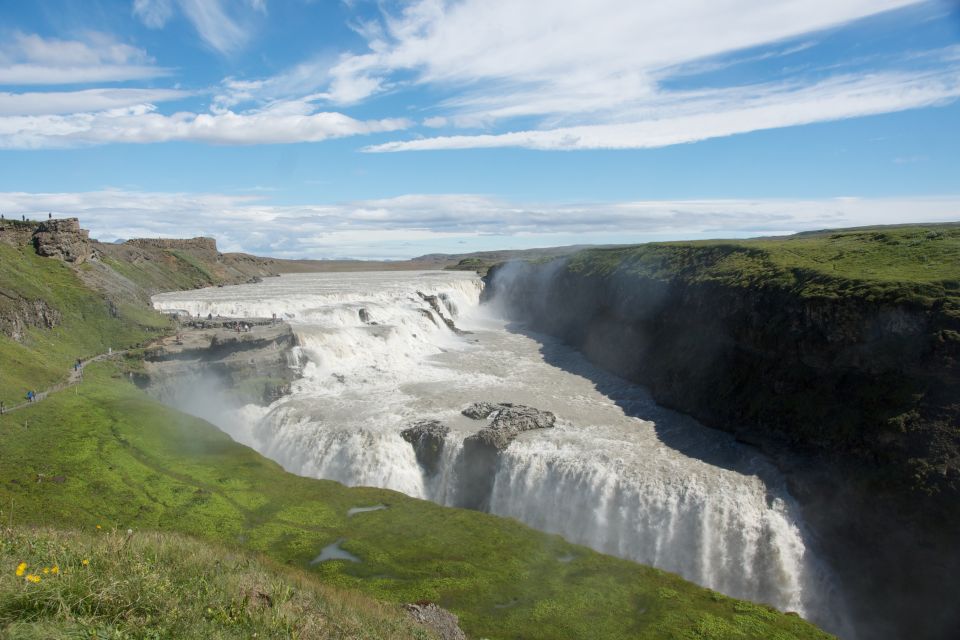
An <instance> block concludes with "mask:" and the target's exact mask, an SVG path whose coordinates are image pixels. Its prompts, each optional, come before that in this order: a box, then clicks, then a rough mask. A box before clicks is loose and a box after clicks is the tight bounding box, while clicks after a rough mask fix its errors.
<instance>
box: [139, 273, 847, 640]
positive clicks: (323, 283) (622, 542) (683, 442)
mask: <svg viewBox="0 0 960 640" xmlns="http://www.w3.org/2000/svg"><path fill="white" fill-rule="evenodd" d="M481 290H482V283H481V281H480V280H479V279H478V278H477V277H476V276H474V275H473V274H466V273H462V272H417V273H403V272H391V273H347V274H309V275H307V274H305V275H291V276H283V277H281V278H275V279H270V280H268V281H265V282H263V283H259V284H251V285H242V286H238V287H224V288H218V289H207V290H200V291H188V292H180V293H173V294H164V295H161V296H157V297H156V298H155V299H154V303H155V305H156V306H158V307H159V308H162V309H183V310H186V311H189V312H190V313H191V314H193V315H196V314H200V315H201V316H203V317H205V316H206V315H207V314H213V315H223V316H228V317H271V316H272V314H277V315H278V316H280V317H283V318H285V319H286V320H287V321H289V322H290V324H291V326H292V327H293V329H294V331H295V333H296V335H297V338H298V341H299V349H300V350H301V351H302V355H303V356H304V357H305V358H306V360H307V362H308V364H307V365H306V366H305V367H304V370H303V378H301V379H300V380H298V381H297V382H296V383H294V385H293V389H292V393H291V394H290V395H289V396H286V397H283V398H281V399H279V400H277V401H276V402H274V403H273V404H272V405H271V406H269V407H266V408H259V407H246V408H244V410H243V411H241V412H238V413H235V414H231V415H229V416H224V417H223V418H222V419H220V420H217V423H218V425H219V426H220V427H221V428H223V429H224V430H225V431H227V432H228V433H230V434H231V435H232V436H233V437H234V438H235V439H237V440H239V441H241V442H244V443H245V444H248V445H250V446H252V447H254V448H255V449H257V450H258V451H260V452H261V453H262V454H264V455H266V456H268V457H270V458H272V459H274V460H276V461H277V462H279V463H280V464H282V465H283V466H284V467H285V468H286V469H288V470H289V471H291V472H294V473H297V474H301V475H304V476H311V477H317V478H325V479H331V480H337V481H339V482H342V483H344V484H347V485H366V486H377V487H384V488H389V489H394V490H397V491H401V492H403V493H406V494H408V495H411V496H415V497H419V498H426V499H429V500H433V501H435V502H438V503H440V504H445V505H452V506H456V505H458V500H459V498H458V496H460V495H461V493H462V490H463V487H462V486H461V485H462V480H461V478H460V475H461V474H460V473H459V472H458V469H460V468H461V467H460V465H462V464H464V463H469V460H465V456H466V455H467V454H466V452H465V450H464V448H463V447H462V446H461V445H462V442H463V439H464V438H465V437H467V436H469V435H470V434H472V433H475V432H476V431H477V430H478V429H479V428H481V427H482V426H484V425H483V424H482V423H480V422H477V421H473V420H470V419H468V418H466V417H464V416H462V415H461V414H460V410H461V409H462V408H463V407H464V406H466V405H467V404H469V403H470V402H474V401H480V400H484V401H493V402H517V403H522V404H527V405H530V406H534V407H537V408H540V409H544V410H549V411H552V412H554V413H555V414H556V415H557V416H558V422H557V426H556V427H555V428H553V429H547V430H541V431H535V432H527V433H524V434H523V435H522V436H521V437H519V438H518V439H517V440H516V441H515V442H513V443H512V444H511V445H510V446H509V447H508V448H507V449H506V450H505V451H504V452H503V453H502V454H501V455H500V456H499V458H498V459H497V461H496V464H495V465H494V466H493V467H492V468H491V470H490V473H492V474H493V478H492V482H491V483H490V486H491V489H490V492H489V496H488V497H487V500H486V501H485V504H488V505H489V510H490V511H491V512H492V513H495V514H497V515H502V516H508V517H512V518H516V519H517V520H520V521H522V522H524V523H526V524H528V525H530V526H532V527H535V528H537V529H540V530H542V531H547V532H550V533H556V534H560V535H562V536H564V537H565V538H567V539H569V540H571V541H573V542H577V543H581V544H584V545H586V546H589V547H591V548H593V549H596V550H598V551H601V552H604V553H609V554H612V555H616V556H620V557H623V558H628V559H631V560H635V561H638V562H642V563H645V564H650V565H653V566H656V567H659V568H662V569H665V570H668V571H673V572H676V573H679V574H680V575H682V576H684V577H685V578H687V579H689V580H692V581H694V582H697V583H699V584H702V585H704V586H707V587H710V588H713V589H716V590H718V591H721V592H724V593H726V594H729V595H731V596H735V597H742V598H747V599H750V600H754V601H760V602H766V603H769V604H772V605H774V606H776V607H777V608H779V609H782V610H788V611H796V612H797V613H799V614H801V615H803V616H806V617H808V618H810V619H812V620H814V621H816V622H818V623H820V624H821V625H824V626H826V627H828V628H833V629H835V630H838V631H839V630H842V629H843V623H842V620H841V618H842V615H843V612H842V606H841V605H840V599H839V598H838V597H837V594H836V593H835V590H834V589H833V588H832V586H831V580H830V576H829V571H828V570H827V569H826V568H825V567H824V565H823V564H822V563H821V561H820V560H819V559H818V558H817V555H816V551H815V548H814V546H813V545H812V543H811V541H810V537H809V535H808V534H807V532H806V531H805V528H804V525H803V522H802V518H801V516H800V514H799V509H798V508H797V506H796V504H795V502H794V500H793V499H792V497H791V496H790V495H789V493H788V492H787V491H786V489H785V487H784V486H783V482H782V479H781V478H780V477H779V474H778V473H777V472H776V470H775V469H774V468H773V466H772V465H771V464H770V463H769V462H768V461H767V460H766V459H764V458H763V457H762V456H760V454H758V453H757V452H755V451H754V450H751V449H749V448H746V447H741V446H740V445H738V444H737V443H735V442H734V441H733V439H732V437H731V436H729V435H728V434H723V433H719V432H716V431H713V430H710V429H706V428H704V427H702V426H701V425H699V424H697V423H695V422H693V421H692V420H691V419H689V418H686V417H683V416H679V415H677V414H673V413H672V412H669V411H666V410H664V409H662V408H659V407H657V406H656V405H655V404H654V403H653V402H652V400H651V399H650V398H649V394H647V392H646V391H645V390H643V389H641V388H638V387H635V386H633V385H629V384H628V383H626V382H624V381H622V380H620V379H618V378H615V377H613V376H610V375H609V374H605V373H603V372H600V371H597V370H595V369H592V368H591V366H590V365H589V363H587V362H586V361H585V360H583V358H582V357H580V356H579V354H577V353H576V352H574V351H572V350H570V349H568V348H566V347H564V346H563V345H561V344H559V343H557V342H556V341H553V340H551V339H549V338H547V337H544V336H531V335H526V334H524V333H523V332H522V331H518V330H516V328H512V329H514V330H507V327H505V325H504V322H503V321H502V320H500V319H499V318H497V317H495V316H492V315H490V314H489V312H488V310H487V309H485V308H484V307H482V306H480V304H479V299H480V293H481ZM451 323H452V324H453V325H455V328H456V331H455V330H453V329H452V328H451ZM460 330H465V331H467V332H468V333H466V334H462V332H461V331H460ZM422 419H435V420H439V421H441V422H443V423H444V424H445V425H448V426H449V427H450V429H451V431H450V434H449V435H448V436H447V439H446V441H445V443H444V446H443V449H442V451H441V453H440V459H439V461H438V463H437V465H436V468H435V469H434V470H433V472H432V473H428V472H427V471H426V470H425V469H423V468H421V467H420V466H419V464H418V462H417V458H416V455H415V452H414V449H413V447H412V445H411V444H410V443H408V442H406V441H405V440H404V439H403V438H402V437H401V436H400V431H401V430H402V429H403V428H404V427H405V426H406V425H408V424H409V423H411V422H412V421H415V420H422ZM678 443H679V444H678Z"/></svg>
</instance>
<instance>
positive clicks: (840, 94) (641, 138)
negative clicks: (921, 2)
mask: <svg viewBox="0 0 960 640" xmlns="http://www.w3.org/2000/svg"><path fill="white" fill-rule="evenodd" d="M957 97H960V69H958V70H951V71H946V72H928V73H924V74H889V73H888V74H878V75H874V76H866V77H859V76H840V77H834V78H831V79H830V80H826V81H823V82H819V83H817V84H813V85H810V86H797V85H795V84H777V85H760V86H751V87H745V88H736V89H730V90H713V91H709V92H700V93H677V94H674V95H671V96H669V97H667V96H660V98H659V100H656V101H651V102H650V104H649V106H648V109H647V117H646V118H644V119H642V120H635V121H627V122H617V123H612V124H596V125H583V126H576V127H559V128H554V129H544V130H525V131H514V132H510V133H502V134H496V135H490V134H487V135H469V136H464V135H458V136H440V137H432V138H421V139H417V140H410V141H399V142H388V143H385V144H380V145H375V146H371V147H367V148H366V149H365V150H366V151H373V152H384V151H423V150H435V149H465V148H490V147H528V148H533V149H547V150H571V149H641V148H654V147H665V146H669V145H674V144H682V143H687V142H696V141H699V140H706V139H708V138H716V137H722V136H729V135H734V134H738V133H746V132H749V131H761V130H764V129H774V128H778V127H788V126H796V125H803V124H810V123H814V122H823V121H827V120H841V119H845V118H854V117H860V116H866V115H875V114H880V113H889V112H893V111H902V110H905V109H914V108H918V107H928V106H931V105H936V104H942V103H944V102H948V101H951V100H954V99H956V98H957Z"/></svg>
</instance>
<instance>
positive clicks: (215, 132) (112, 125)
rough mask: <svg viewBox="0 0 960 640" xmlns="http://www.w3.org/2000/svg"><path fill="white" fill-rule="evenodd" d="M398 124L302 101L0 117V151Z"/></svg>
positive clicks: (273, 138)
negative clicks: (202, 109)
mask: <svg viewBox="0 0 960 640" xmlns="http://www.w3.org/2000/svg"><path fill="white" fill-rule="evenodd" d="M409 124H410V123H409V122H408V121H406V120H402V119H389V118H388V119H383V120H356V119H354V118H351V117H349V116H346V115H344V114H342V113H336V112H318V111H316V108H315V107H314V105H312V104H310V103H307V102H302V101H290V102H285V103H277V104H274V105H271V106H270V107H269V108H266V109H261V110H255V111H246V112H241V113H235V112H233V111H229V110H223V111H219V112H217V113H193V112H179V113H173V114H171V115H165V114H161V113H158V112H157V111H156V107H154V106H153V105H152V104H136V105H133V106H126V107H123V108H116V109H109V110H106V111H99V112H92V113H71V114H68V115H29V116H7V117H0V148H8V149H35V148H45V147H69V146H76V145H81V144H104V143H149V142H169V141H175V140H186V141H192V142H206V143H211V144H234V145H236V144H240V145H242V144H274V143H293V142H319V141H322V140H327V139H330V138H341V137H345V136H352V135H362V134H369V133H376V132H383V131H397V130H399V129H403V128H405V127H407V126H409Z"/></svg>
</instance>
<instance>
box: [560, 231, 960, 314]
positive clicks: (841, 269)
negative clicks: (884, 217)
mask: <svg viewBox="0 0 960 640" xmlns="http://www.w3.org/2000/svg"><path fill="white" fill-rule="evenodd" d="M571 268H572V269H573V270H575V271H579V272H585V273H593V274H598V275H600V274H608V273H611V272H613V271H614V270H621V271H624V272H626V273H633V274H638V275H644V276H648V277H654V278H665V279H666V278H676V277H687V278H691V279H696V280H701V281H703V280H714V281H717V282H720V283H723V284H727V285H738V286H749V287H789V288H791V289H792V290H793V291H795V292H796V293H798V294H800V295H805V296H818V297H829V298H839V297H849V296H857V297H862V298H864V299H868V300H889V301H891V302H893V301H903V300H908V301H913V302H917V303H920V304H932V303H933V302H934V301H937V300H946V301H947V304H948V305H949V306H951V307H952V309H953V310H955V311H956V312H957V313H958V314H960V225H956V224H953V225H922V226H905V227H877V228H872V229H853V230H842V231H836V232H819V233H810V234H798V235H794V236H788V237H782V238H757V239H752V240H728V241H727V240H724V241H718V240H707V241H695V242H662V243H651V244H644V245H638V246H633V247H617V248H611V249H590V250H586V251H582V252H580V253H578V254H576V255H575V256H574V257H573V258H572V259H571Z"/></svg>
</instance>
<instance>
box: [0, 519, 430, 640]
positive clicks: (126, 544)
mask: <svg viewBox="0 0 960 640" xmlns="http://www.w3.org/2000/svg"><path fill="white" fill-rule="evenodd" d="M18 573H20V574H22V575H17V574H18ZM0 636H2V637H4V638H10V639H11V640H13V639H24V640H25V639H28V638H36V639H40V638H42V639H44V640H47V639H51V638H77V637H82V638H91V637H92V638H114V639H122V638H223V639H227V638H236V639H238V640H239V639H241V638H253V637H256V638H299V639H302V640H308V639H317V640H319V639H326V638H380V639H384V640H389V639H391V638H419V639H422V640H428V639H429V638H432V637H433V636H432V635H431V634H429V633H428V632H427V631H426V630H425V629H423V628H421V627H418V626H417V625H414V624H413V623H412V622H410V621H409V620H408V619H407V618H406V616H405V615H404V614H403V612H402V611H400V610H399V608H398V607H395V606H389V605H384V604H383V603H379V602H376V601H374V600H371V599H370V598H366V597H363V596H359V595H357V594H355V593H348V592H345V591H343V590H337V589H332V588H330V587H327V586H325V585H322V584H321V583H319V582H318V581H317V579H316V578H315V577H311V576H309V575H307V574H305V573H304V572H302V571H297V570H294V569H290V568H287V567H282V566H279V565H277V564H276V563H274V562H271V561H269V560H267V559H264V558H260V557H256V556H253V555H250V554H247V553H238V552H236V551H231V550H228V549H225V548H222V547H218V546H215V545H210V544H205V543H201V542H198V541H196V540H194V539H191V538H188V537H185V536H182V535H176V534H170V533H142V532H136V533H130V534H127V532H125V531H124V532H117V531H107V530H104V529H99V530H98V529H93V530H91V531H89V532H86V533H81V532H76V531H73V532H63V531H55V530H50V529H29V528H22V527H16V528H12V529H10V528H7V529H0Z"/></svg>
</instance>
